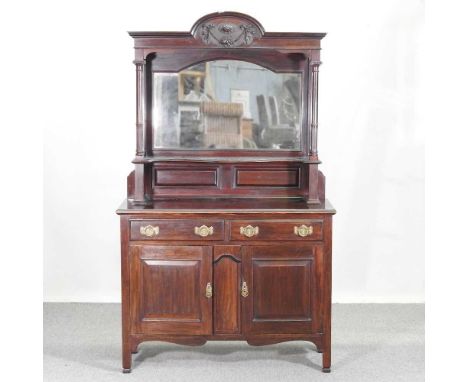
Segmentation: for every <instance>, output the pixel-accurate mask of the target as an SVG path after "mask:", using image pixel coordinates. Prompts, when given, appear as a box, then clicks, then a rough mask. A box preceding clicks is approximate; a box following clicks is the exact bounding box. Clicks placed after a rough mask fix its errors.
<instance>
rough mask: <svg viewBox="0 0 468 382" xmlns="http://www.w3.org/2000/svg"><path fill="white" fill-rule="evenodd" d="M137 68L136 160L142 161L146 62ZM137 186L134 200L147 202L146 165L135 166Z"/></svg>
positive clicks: (136, 64)
mask: <svg viewBox="0 0 468 382" xmlns="http://www.w3.org/2000/svg"><path fill="white" fill-rule="evenodd" d="M133 63H134V64H135V67H136V122H135V125H136V150H135V151H136V153H135V154H136V159H137V160H138V159H142V158H143V157H144V156H145V151H146V150H145V148H146V142H145V141H146V139H145V138H146V134H145V130H146V129H145V123H144V121H145V114H146V113H145V110H146V107H145V106H146V105H145V104H146V102H145V99H146V97H145V72H146V70H145V69H146V62H145V60H144V59H143V60H135V61H133ZM134 179H135V185H134V190H135V193H134V199H133V201H134V202H135V203H144V202H145V165H144V164H142V163H136V164H135V177H134Z"/></svg>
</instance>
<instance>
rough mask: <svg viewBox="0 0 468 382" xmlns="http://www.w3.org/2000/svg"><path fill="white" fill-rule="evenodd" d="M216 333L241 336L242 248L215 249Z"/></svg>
mask: <svg viewBox="0 0 468 382" xmlns="http://www.w3.org/2000/svg"><path fill="white" fill-rule="evenodd" d="M213 251H214V256H213V257H214V265H213V273H214V291H215V293H214V300H213V304H214V325H213V328H214V333H215V334H240V332H241V317H240V304H241V302H240V298H241V297H240V293H239V292H240V279H241V258H240V246H235V245H222V246H221V245H220V246H215V247H214V250H213Z"/></svg>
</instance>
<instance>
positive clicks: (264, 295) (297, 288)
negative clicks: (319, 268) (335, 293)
mask: <svg viewBox="0 0 468 382" xmlns="http://www.w3.org/2000/svg"><path fill="white" fill-rule="evenodd" d="M314 253H315V247H314V246H312V245H301V244H298V245H293V246H291V245H290V246H286V245H280V246H275V247H272V246H251V247H243V253H242V267H243V272H242V276H243V279H242V282H243V286H244V291H243V292H244V293H243V296H244V298H243V328H244V333H245V334H246V335H249V334H264V333H265V334H266V333H278V334H281V333H288V334H289V333H313V332H316V331H317V317H318V304H317V297H318V288H317V285H316V281H315V280H316V277H315V272H316V269H315V258H314ZM244 283H245V284H244Z"/></svg>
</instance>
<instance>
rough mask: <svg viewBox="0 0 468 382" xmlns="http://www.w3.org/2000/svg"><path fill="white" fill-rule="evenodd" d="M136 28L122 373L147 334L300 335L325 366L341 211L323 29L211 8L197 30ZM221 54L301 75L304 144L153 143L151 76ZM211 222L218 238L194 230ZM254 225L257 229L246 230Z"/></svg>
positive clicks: (261, 340)
mask: <svg viewBox="0 0 468 382" xmlns="http://www.w3.org/2000/svg"><path fill="white" fill-rule="evenodd" d="M130 35H131V36H132V37H133V39H134V48H135V50H134V51H135V60H134V64H135V66H136V123H135V125H136V140H135V141H136V150H135V152H136V156H135V157H134V159H133V160H132V163H133V165H134V166H135V169H134V171H132V172H131V173H130V174H129V175H128V177H127V199H126V200H125V201H124V203H123V204H122V205H121V206H120V207H119V209H118V210H117V213H118V214H119V215H120V230H121V280H122V366H123V371H124V372H130V370H131V367H132V353H136V352H137V350H138V345H139V344H140V343H142V342H144V341H167V342H172V343H176V344H182V345H190V346H199V345H203V344H204V343H206V341H233V340H235V341H238V340H242V341H247V343H249V344H250V345H253V346H260V345H268V344H275V343H279V342H284V341H296V340H297V341H310V342H312V343H314V344H315V346H316V348H317V351H318V352H321V353H322V365H323V369H322V370H323V371H324V372H329V371H330V367H331V285H332V215H333V214H335V212H336V211H335V209H334V208H333V207H332V206H331V204H330V203H329V202H328V201H327V200H326V199H325V177H324V175H323V174H322V173H321V172H320V171H319V169H318V166H319V164H320V160H319V158H318V148H317V136H318V75H319V70H318V68H319V66H320V64H321V59H320V49H321V42H320V41H321V39H322V38H323V37H324V36H325V34H324V33H283V32H281V33H277V32H265V30H264V28H263V26H262V25H261V24H260V23H259V22H258V21H257V20H256V19H254V18H253V17H251V16H248V15H244V14H241V13H236V12H222V13H213V14H209V15H206V16H203V17H202V18H200V19H199V20H197V21H196V22H195V24H194V25H193V27H192V29H191V31H190V32H130ZM219 59H232V60H242V61H246V62H251V63H255V64H257V65H260V66H262V67H264V68H267V69H269V70H272V71H274V72H277V73H281V72H286V73H287V72H293V73H299V74H300V75H301V78H302V80H303V81H302V86H301V91H302V97H301V106H302V113H301V120H300V121H299V127H300V129H301V138H302V139H301V143H300V146H299V147H298V148H297V149H294V150H284V149H281V150H272V149H268V150H263V149H262V150H252V149H249V150H234V149H231V150H228V149H223V150H187V149H183V150H177V149H161V148H154V142H153V138H154V137H153V118H154V119H155V118H156V117H157V116H153V99H152V97H153V88H152V86H153V74H154V73H155V72H167V73H176V72H178V71H180V70H182V69H184V68H187V67H189V66H192V65H194V64H197V63H201V62H206V61H211V60H219ZM202 226H206V227H207V228H209V231H210V232H209V234H208V235H206V236H205V235H200V231H199V230H197V232H198V234H197V233H196V232H195V228H196V227H202ZM247 226H252V227H255V228H256V229H258V232H256V233H255V234H254V235H253V236H252V237H248V236H247V235H246V234H245V231H243V232H244V233H241V227H247ZM145 227H146V228H145ZM299 227H303V230H302V231H301V232H302V233H303V235H300V234H299V233H298V232H299V231H298V228H299ZM304 227H305V228H304ZM211 228H212V231H211ZM199 229H200V228H199ZM156 232H157V233H156ZM208 283H210V285H211V287H212V288H211V293H209V289H207V286H208ZM244 283H246V284H245V285H246V286H245V288H243V285H244ZM247 292H248V293H247Z"/></svg>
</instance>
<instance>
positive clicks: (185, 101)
mask: <svg viewBox="0 0 468 382" xmlns="http://www.w3.org/2000/svg"><path fill="white" fill-rule="evenodd" d="M301 83H302V78H301V74H300V73H275V72H273V71H271V70H269V69H266V68H264V67H262V66H259V65H256V64H252V63H249V62H245V61H238V60H216V61H209V62H204V63H200V64H196V65H193V66H191V67H189V68H187V69H184V70H182V71H180V72H179V73H153V110H152V115H153V142H154V148H156V149H160V148H163V149H182V150H191V149H199V150H202V149H203V150H211V149H213V150H215V149H219V150H223V149H224V150H232V149H234V150H235V149H248V150H256V149H259V150H299V149H300V147H301V120H302V89H301Z"/></svg>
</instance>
